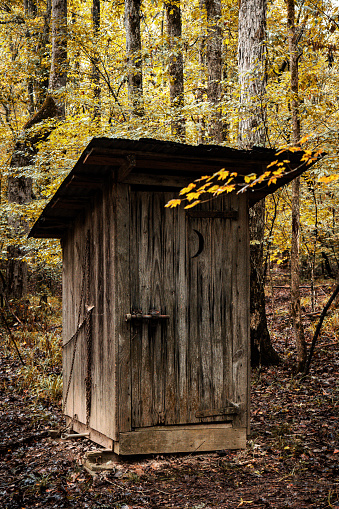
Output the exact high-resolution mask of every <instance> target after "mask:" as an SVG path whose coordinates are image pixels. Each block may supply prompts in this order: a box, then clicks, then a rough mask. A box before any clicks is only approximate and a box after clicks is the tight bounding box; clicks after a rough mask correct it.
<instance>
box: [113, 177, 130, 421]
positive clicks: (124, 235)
mask: <svg viewBox="0 0 339 509" xmlns="http://www.w3.org/2000/svg"><path fill="white" fill-rule="evenodd" d="M112 198H113V200H112V207H113V208H114V210H115V226H114V229H115V231H114V274H115V287H116V289H115V306H114V310H115V320H116V322H115V338H114V341H116V344H117V345H118V349H119V352H118V359H117V360H118V369H119V374H118V380H117V385H118V387H117V388H118V398H117V408H118V409H119V426H118V428H119V431H130V430H131V345H130V343H131V336H130V327H129V325H128V323H127V322H126V321H125V315H126V313H127V312H128V311H129V309H130V307H131V298H130V274H129V267H130V261H131V260H130V193H129V186H127V185H125V184H116V185H115V186H114V193H113V197H112ZM133 254H134V253H132V255H133Z"/></svg>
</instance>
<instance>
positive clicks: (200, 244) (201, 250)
mask: <svg viewBox="0 0 339 509" xmlns="http://www.w3.org/2000/svg"><path fill="white" fill-rule="evenodd" d="M193 231H194V232H195V233H196V234H197V235H198V238H199V247H198V251H197V252H196V253H195V255H194V256H191V258H196V257H197V256H199V255H200V254H201V253H202V252H203V249H204V245H205V241H204V237H203V236H202V234H201V233H200V232H198V230H193Z"/></svg>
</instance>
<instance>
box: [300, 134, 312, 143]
mask: <svg viewBox="0 0 339 509" xmlns="http://www.w3.org/2000/svg"><path fill="white" fill-rule="evenodd" d="M309 137H310V135H309V134H306V135H305V136H303V137H302V138H301V140H300V144H301V145H302V144H303V143H305V141H307V140H308V139H309Z"/></svg>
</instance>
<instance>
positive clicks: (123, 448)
mask: <svg viewBox="0 0 339 509" xmlns="http://www.w3.org/2000/svg"><path fill="white" fill-rule="evenodd" d="M67 421H68V423H69V424H70V423H71V419H70V418H67ZM72 427H73V430H74V431H76V432H77V433H84V432H85V431H88V432H89V438H90V439H91V440H92V441H93V442H95V443H97V444H99V445H101V446H103V447H105V448H106V449H111V450H112V451H114V452H115V453H116V454H119V455H122V456H130V455H135V454H165V453H185V452H207V451H219V450H222V449H245V448H246V435H247V429H246V428H233V427H232V423H228V422H227V423H212V424H191V425H182V426H154V427H150V428H137V429H135V430H133V431H130V432H126V433H119V441H114V440H112V439H110V438H108V437H106V436H105V435H103V434H102V433H99V432H98V431H96V430H93V429H91V428H89V429H87V428H86V426H85V425H84V424H82V423H81V422H79V421H74V420H73V422H72Z"/></svg>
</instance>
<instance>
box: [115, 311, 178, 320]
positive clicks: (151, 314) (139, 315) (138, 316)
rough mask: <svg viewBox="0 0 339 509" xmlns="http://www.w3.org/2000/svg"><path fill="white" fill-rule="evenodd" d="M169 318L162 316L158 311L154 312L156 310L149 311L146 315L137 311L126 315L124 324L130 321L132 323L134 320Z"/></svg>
mask: <svg viewBox="0 0 339 509" xmlns="http://www.w3.org/2000/svg"><path fill="white" fill-rule="evenodd" d="M168 318H169V315H162V314H161V313H160V311H158V310H156V309H150V311H149V312H148V314H147V315H144V314H143V312H142V311H138V312H132V313H127V314H126V315H125V320H126V322H131V321H134V320H139V321H140V320H154V321H156V320H166V319H168Z"/></svg>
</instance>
